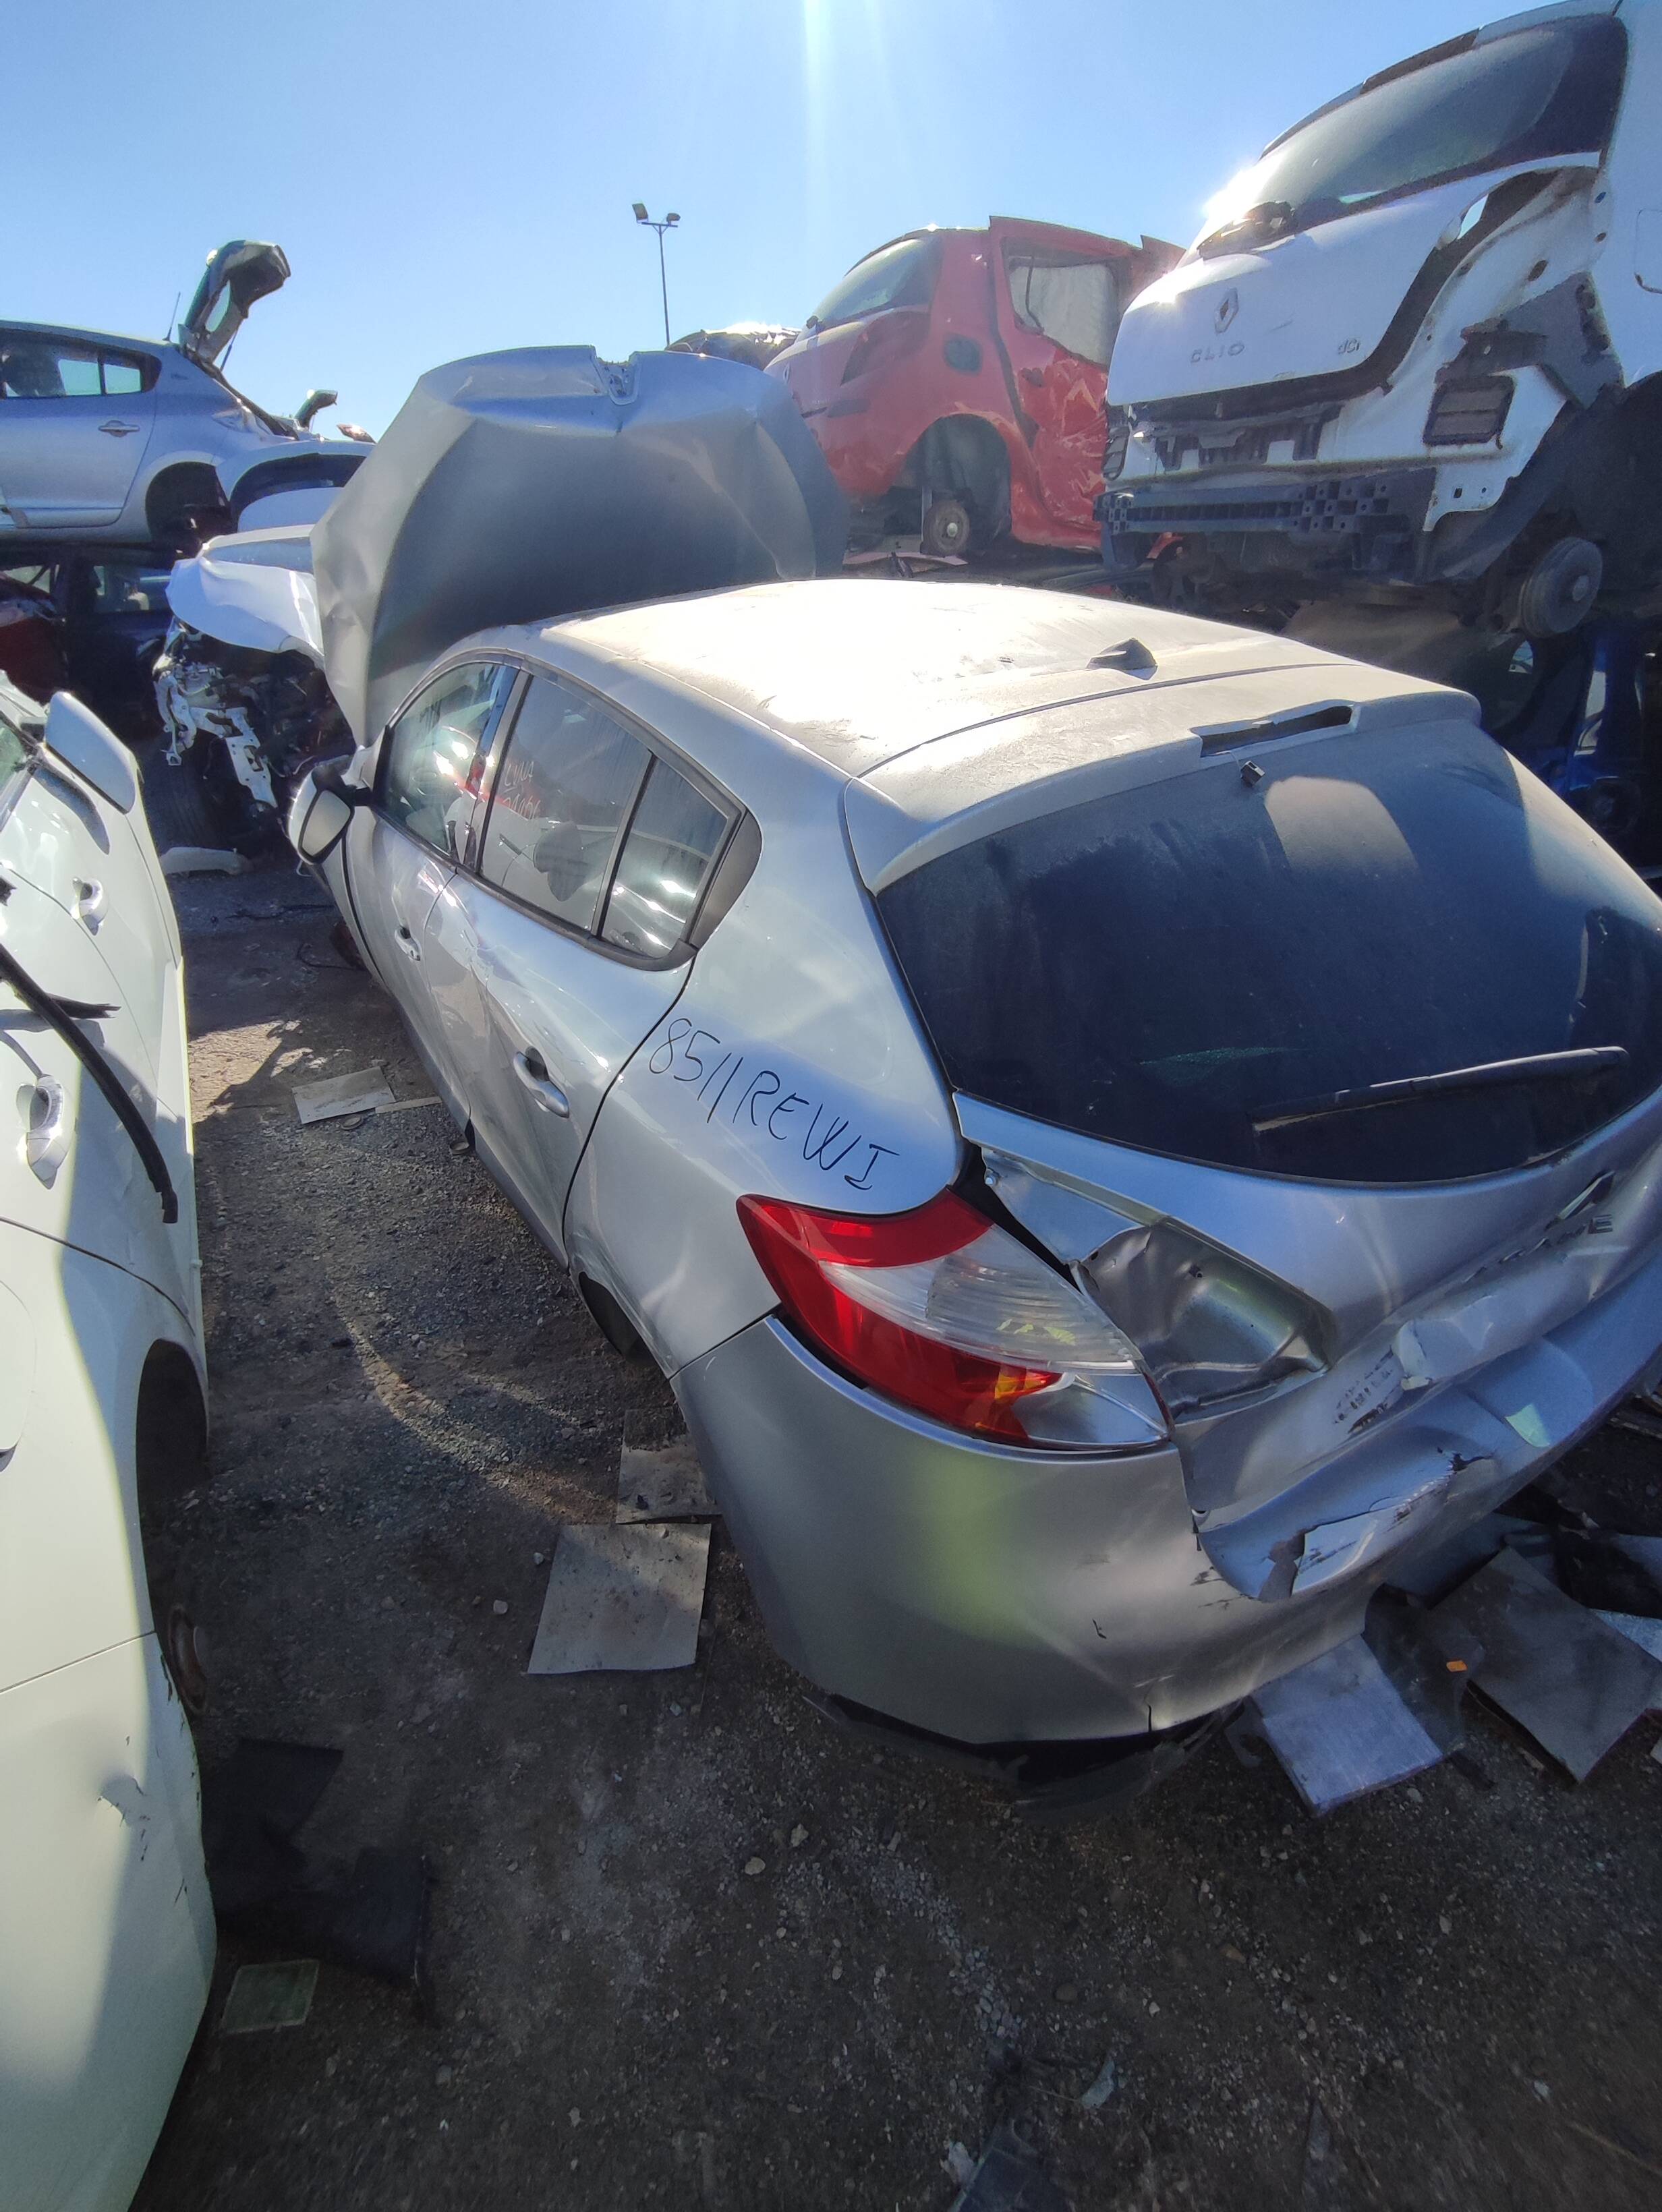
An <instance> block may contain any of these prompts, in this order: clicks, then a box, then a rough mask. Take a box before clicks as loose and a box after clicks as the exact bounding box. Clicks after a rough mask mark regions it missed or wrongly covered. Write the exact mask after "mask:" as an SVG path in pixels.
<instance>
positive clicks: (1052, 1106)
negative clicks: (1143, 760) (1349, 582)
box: [879, 725, 1662, 1183]
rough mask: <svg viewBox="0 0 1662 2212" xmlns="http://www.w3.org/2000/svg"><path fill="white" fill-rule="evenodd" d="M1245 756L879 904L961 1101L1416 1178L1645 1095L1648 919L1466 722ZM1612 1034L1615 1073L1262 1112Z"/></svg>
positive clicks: (1536, 790)
mask: <svg viewBox="0 0 1662 2212" xmlns="http://www.w3.org/2000/svg"><path fill="white" fill-rule="evenodd" d="M1260 755H1261V757H1260V758H1259V759H1257V760H1255V761H1254V762H1252V763H1246V762H1245V760H1244V758H1243V757H1228V758H1225V759H1221V760H1219V761H1217V762H1215V763H1207V764H1204V765H1202V767H1201V768H1200V769H1197V770H1196V771H1195V772H1194V773H1192V774H1190V775H1179V776H1177V777H1172V778H1167V779H1166V780H1164V781H1160V782H1157V783H1154V784H1151V785H1148V786H1147V787H1143V788H1141V789H1140V790H1135V791H1131V792H1128V793H1115V794H1113V795H1111V796H1109V797H1105V798H1101V799H1093V800H1090V801H1088V802H1087V803H1085V804H1082V805H1077V806H1075V807H1073V808H1071V809H1069V810H1068V811H1065V812H1060V813H1055V814H1047V815H1044V816H1043V817H1040V818H1038V819H1037V820H1034V821H1030V822H1026V823H1020V825H1018V826H1017V827H1015V828H1014V829H1004V830H1001V831H999V832H997V833H996V834H995V835H993V836H988V837H985V838H983V839H982V840H980V841H979V842H977V843H975V844H972V845H970V846H967V847H965V848H963V849H962V850H960V851H958V852H954V853H950V854H946V855H944V856H943V857H942V858H941V859H939V860H934V861H931V862H929V863H928V865H926V866H923V867H922V868H919V869H917V870H916V872H914V873H913V874H911V875H909V876H906V877H903V878H901V879H900V881H899V882H898V883H896V884H893V885H892V886H891V887H890V888H889V889H888V890H886V891H884V892H883V893H882V895H881V896H880V900H879V907H880V912H881V915H882V918H883V921H884V924H885V926H886V929H887V932H888V934H889V938H890V941H891V943H892V945H893V947H894V951H895V955H896V957H897V959H898V963H899V966H900V969H901V971H902V973H903V974H904V976H905V979H906V981H907V982H908V984H909V985H910V988H911V991H912V994H913V995H914V997H915V998H916V1001H917V1005H918V1008H919V1011H920V1012H921V1013H922V1017H923V1020H924V1023H925V1024H926V1026H927V1028H928V1031H929V1034H930V1036H932V1038H933V1039H934V1044H935V1048H936V1049H937V1051H938V1052H939V1054H940V1055H941V1060H942V1061H943V1063H944V1065H945V1066H946V1069H947V1074H948V1077H949V1078H950V1080H951V1082H952V1084H953V1087H954V1088H955V1089H956V1090H958V1091H962V1092H965V1093H967V1094H969V1095H971V1096H972V1097H977V1098H981V1099H985V1100H987V1101H988V1102H989V1103H991V1104H994V1105H996V1106H1002V1107H1006V1108H1008V1109H1010V1110H1011V1111H1013V1112H1015V1113H1020V1114H1027V1115H1032V1116H1034V1117H1035V1118H1036V1119H1038V1120H1040V1121H1050V1122H1055V1123H1058V1124H1060V1125H1061V1126H1062V1127H1066V1128H1070V1129H1076V1130H1080V1131H1082V1132H1084V1133H1086V1134H1087V1135H1090V1136H1094V1137H1100V1138H1104V1139H1109V1140H1111V1141H1112V1142H1115V1143H1118V1144H1125V1145H1131V1146H1137V1147H1139V1148H1141V1149H1142V1150H1145V1151H1149V1152H1164V1153H1168V1154H1173V1155H1177V1156H1178V1157H1181V1158H1189V1159H1194V1160H1200V1161H1204V1162H1207V1163H1209V1164H1214V1165H1216V1166H1220V1167H1231V1168H1248V1169H1256V1170H1259V1171H1261V1172H1267V1173H1270V1174H1280V1175H1290V1176H1303V1177H1309V1178H1312V1179H1315V1180H1318V1181H1329V1182H1391V1183H1398V1182H1400V1183H1424V1182H1445V1181H1450V1180H1453V1179H1456V1178H1458V1177H1463V1176H1476V1175H1488V1174H1495V1173H1498V1172H1500V1171H1501V1170H1504V1169H1508V1168H1516V1167H1519V1166H1523V1165H1525V1164H1528V1163H1529V1162H1531V1161H1532V1160H1537V1159H1541V1158H1546V1157H1548V1156H1549V1155H1550V1154H1552V1153H1554V1152H1558V1151H1561V1150H1562V1149H1563V1148H1564V1147H1565V1146H1568V1145H1570V1144H1573V1143H1574V1142H1576V1141H1577V1140H1578V1139H1580V1138H1581V1137H1583V1136H1585V1135H1586V1133H1588V1132H1589V1131H1590V1130H1592V1129H1594V1128H1597V1127H1600V1126H1601V1125H1602V1124H1603V1123H1604V1122H1605V1121H1609V1120H1610V1119H1612V1118H1613V1117H1614V1116H1615V1115H1617V1114H1619V1113H1621V1112H1623V1111H1624V1110H1625V1109H1627V1108H1628V1107H1629V1106H1630V1105H1632V1104H1634V1103H1635V1102H1636V1101H1637V1100H1638V1099H1640V1098H1641V1097H1645V1096H1646V1095H1647V1093H1648V1092H1650V1091H1653V1090H1654V1089H1655V1088H1656V1087H1657V1085H1659V1084H1662V902H1659V901H1658V900H1657V899H1656V898H1655V897H1654V896H1653V894H1652V893H1651V892H1650V891H1649V890H1647V889H1646V887H1645V885H1644V884H1642V883H1641V882H1640V880H1639V878H1637V877H1636V876H1635V875H1633V874H1632V873H1631V872H1629V870H1628V869H1627V867H1626V866H1623V864H1622V862H1621V861H1620V860H1617V859H1616V855H1615V854H1613V853H1612V852H1611V851H1610V848H1609V847H1608V846H1606V845H1604V844H1603V843H1602V842H1600V841H1599V839H1598V837H1597V836H1595V835H1594V833H1593V832H1592V830H1591V829H1588V828H1587V827H1586V825H1585V824H1584V823H1580V822H1579V821H1577V820H1576V819H1575V817H1574V816H1572V815H1571V814H1570V813H1569V812H1568V810H1567V809H1566V808H1565V807H1564V806H1563V805H1562V804H1561V803H1560V802H1559V801H1558V800H1557V799H1554V798H1552V797H1551V796H1550V795H1549V793H1548V792H1547V791H1546V790H1545V788H1544V787H1543V786H1542V785H1540V784H1538V783H1537V781H1535V779H1534V778H1533V777H1532V776H1531V775H1528V774H1527V773H1526V772H1525V770H1523V769H1520V768H1519V767H1518V765H1517V764H1516V763H1514V762H1513V761H1512V760H1511V759H1510V758H1509V757H1507V755H1506V754H1505V753H1503V752H1502V751H1501V749H1500V747H1499V746H1498V745H1496V744H1494V742H1493V741H1492V740H1491V739H1489V738H1486V737H1485V736H1484V735H1483V734H1482V732H1481V731H1479V730H1477V729H1476V728H1474V727H1464V726H1449V725H1442V726H1437V727H1434V728H1428V727H1427V726H1417V727H1415V726H1410V727H1408V728H1405V729H1403V728H1398V729H1394V730H1391V729H1388V730H1384V731H1380V732H1355V733H1350V734H1346V735H1344V736H1339V737H1334V738H1324V739H1317V740H1313V741H1311V742H1309V743H1306V744H1288V745H1287V746H1286V748H1285V750H1283V751H1282V753H1281V754H1280V755H1279V756H1277V755H1276V753H1275V748H1274V747H1273V746H1270V745H1265V746H1263V747H1261V748H1260ZM1249 769H1255V770H1257V771H1258V773H1257V775H1256V780H1255V779H1254V775H1253V774H1251V773H1249V772H1248V770H1249ZM1611 1045H1617V1046H1620V1047H1622V1048H1623V1050H1624V1052H1625V1054H1626V1059H1625V1060H1616V1056H1615V1055H1613V1054H1610V1055H1607V1056H1606V1057H1607V1060H1608V1061H1610V1062H1611V1063H1613V1064H1610V1065H1599V1064H1596V1063H1595V1064H1589V1065H1588V1066H1587V1068H1586V1073H1571V1074H1569V1075H1568V1076H1567V1075H1566V1073H1565V1072H1564V1071H1563V1069H1562V1067H1560V1068H1558V1069H1556V1070H1551V1069H1543V1070H1542V1071H1540V1073H1539V1075H1538V1078H1537V1079H1530V1078H1529V1077H1528V1076H1527V1075H1525V1078H1524V1079H1521V1080H1519V1081H1515V1082H1507V1083H1503V1084H1499V1085H1477V1086H1475V1087H1470V1088H1467V1087H1458V1088H1452V1089H1447V1090H1445V1091H1438V1092H1433V1093H1430V1094H1427V1095H1420V1096H1409V1097H1399V1098H1397V1099H1395V1100H1393V1101H1391V1102H1390V1103H1380V1104H1379V1105H1378V1106H1376V1107H1372V1108H1370V1109H1367V1110H1365V1111H1361V1112H1351V1113H1344V1114H1339V1115H1331V1116H1323V1117H1320V1118H1318V1119H1314V1120H1301V1119H1298V1118H1292V1119H1285V1120H1283V1119H1282V1118H1281V1117H1282V1115H1283V1113H1284V1111H1285V1109H1289V1108H1291V1107H1293V1106H1294V1105H1296V1104H1297V1103H1300V1102H1307V1101H1311V1100H1317V1099H1321V1098H1323V1097H1333V1096H1335V1095H1336V1094H1337V1093H1339V1092H1341V1091H1349V1090H1353V1089H1355V1088H1358V1087H1360V1086H1362V1085H1369V1084H1377V1083H1401V1082H1403V1079H1406V1078H1410V1077H1415V1076H1428V1075H1439V1074H1443V1073H1447V1072H1448V1071H1450V1070H1454V1069H1470V1068H1475V1067H1480V1066H1488V1065H1490V1064H1492V1063H1494V1062H1495V1061H1500V1060H1520V1059H1528V1058H1531V1057H1532V1056H1534V1055H1537V1054H1545V1053H1564V1052H1575V1051H1583V1050H1586V1048H1592V1047H1598V1046H1611Z"/></svg>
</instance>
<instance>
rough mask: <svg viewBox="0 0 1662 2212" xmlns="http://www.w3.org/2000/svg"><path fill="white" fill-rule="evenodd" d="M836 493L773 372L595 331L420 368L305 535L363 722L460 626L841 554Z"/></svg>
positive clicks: (722, 581)
mask: <svg viewBox="0 0 1662 2212" xmlns="http://www.w3.org/2000/svg"><path fill="white" fill-rule="evenodd" d="M845 535H846V509H845V506H844V502H843V495H842V493H841V492H840V491H839V490H838V489H837V485H836V483H835V482H834V480H833V478H832V477H831V471H830V470H829V469H828V468H827V466H826V465H825V459H824V457H823V456H822V454H821V453H820V452H819V447H817V446H816V445H815V443H814V442H813V436H812V435H811V434H810V432H809V431H808V429H807V427H806V425H805V424H804V422H802V419H801V416H800V415H799V414H798V412H797V410H796V406H795V403H794V401H793V400H792V398H791V397H790V394H789V393H788V392H787V391H786V390H785V388H784V387H783V386H782V385H780V384H777V383H776V382H774V381H773V380H771V379H770V378H768V377H765V376H764V375H763V374H761V373H760V371H759V370H757V369H754V368H746V366H745V365H744V364H743V363H742V362H732V361H716V360H710V359H708V358H706V357H704V356H701V355H697V354H676V353H648V354H636V355H632V356H630V359H629V360H628V361H627V362H619V363H612V362H603V361H601V360H600V359H599V358H598V356H596V354H595V352H594V348H593V347H592V346H547V347H536V348H527V349H523V350H521V351H515V352H510V353H496V354H481V355H478V356H475V357H474V358H473V359H472V360H468V361H458V362H449V363H447V365H446V366H445V367H444V368H435V369H432V370H429V373H428V374H427V375H425V376H424V377H423V378H422V380H421V381H420V382H419V383H418V384H417V386H416V388H415V390H414V391H413V392H411V395H410V398H408V399H407V400H406V401H405V404H404V405H403V407H402V408H400V410H399V413H398V415H397V416H396V417H395V418H394V420H393V423H392V426H391V427H390V428H389V429H388V430H387V435H386V436H385V437H384V438H382V440H381V441H380V444H379V445H378V446H376V447H374V450H373V451H372V452H371V453H369V454H368V458H367V459H365V461H364V463H363V465H362V468H361V469H360V470H359V471H358V472H357V474H356V476H355V477H353V479H352V481H351V483H350V484H348V485H347V487H346V489H344V491H343V492H342V493H341V495H340V497H339V498H338V500H337V501H336V502H335V504H334V506H333V507H332V508H331V509H330V511H329V513H327V514H326V516H325V517H324V519H323V520H322V521H320V523H319V524H318V525H317V527H316V530H315V532H314V540H313V550H314V568H315V571H316V575H317V586H318V607H319V613H320V617H321V622H322V629H323V649H324V659H325V665H326V669H327V671H328V677H329V684H330V688H331V689H332V691H333V692H334V695H335V696H336V698H337V699H338V701H339V702H340V704H341V708H342V710H343V711H344V714H345V716H346V719H347V720H348V722H349V723H350V726H351V728H352V732H353V734H354V736H355V737H356V738H357V740H358V742H359V743H360V744H365V743H367V742H368V740H369V739H370V738H373V737H374V735H375V733H376V732H378V731H379V730H380V727H381V726H382V724H383V723H384V721H385V720H386V718H387V715H388V714H391V713H392V711H393V708H396V707H397V705H398V704H399V701H400V700H401V699H402V698H403V697H404V696H405V693H406V692H407V691H408V690H409V688H410V686H411V684H412V683H413V682H414V681H415V680H416V678H417V677H418V676H419V675H420V673H421V671H422V670H423V668H424V667H425V666H427V665H428V664H429V662H430V661H431V660H433V659H435V657H436V656H437V655H438V654H439V653H442V652H444V651H445V650H446V648H447V647H449V646H451V645H454V643H455V642H456V641H457V640H458V639H459V638H462V637H466V636H467V635H470V634H471V633H472V631H474V630H478V629H488V628H491V627H494V626H496V625H499V624H502V623H522V622H532V621H536V620H539V619H546V618H548V617H553V616H557V615H563V614H574V613H577V612H579V611H582V610H585V609H590V608H595V607H603V606H612V605H618V604H620V603H624V602H628V601H631V600H639V599H661V598H664V597H667V596H668V595H670V594H673V593H675V592H692V591H708V590H710V589H713V588H715V587H719V586H724V585H731V584H752V583H764V582H772V581H776V580H779V579H782V578H797V577H805V576H813V575H816V574H825V573H828V572H831V571H833V570H835V569H836V568H838V567H839V566H840V565H841V562H842V558H843V544H844V538H845Z"/></svg>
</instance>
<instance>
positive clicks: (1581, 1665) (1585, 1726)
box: [1437, 1549, 1662, 1782]
mask: <svg viewBox="0 0 1662 2212" xmlns="http://www.w3.org/2000/svg"><path fill="white" fill-rule="evenodd" d="M1437 1616H1438V1618H1439V1619H1440V1620H1441V1619H1447V1620H1452V1621H1454V1622H1456V1623H1458V1625H1459V1626H1461V1627H1462V1628H1464V1629H1465V1630H1466V1631H1467V1632H1470V1634H1471V1635H1472V1636H1474V1637H1476V1639H1477V1641H1478V1642H1479V1643H1480V1644H1482V1648H1483V1658H1482V1663H1481V1665H1479V1666H1478V1667H1476V1668H1474V1669H1473V1674H1472V1679H1473V1680H1474V1681H1475V1683H1476V1686H1477V1688H1478V1689H1479V1690H1480V1691H1481V1692H1482V1695H1483V1696H1484V1697H1485V1698H1487V1699H1488V1700H1489V1702H1490V1703H1491V1704H1492V1705H1497V1706H1498V1707H1499V1708H1500V1710H1501V1711H1502V1712H1503V1713H1505V1714H1506V1715H1507V1717H1508V1718H1509V1719H1511V1720H1513V1721H1516V1722H1517V1723H1518V1725H1519V1727H1520V1728H1521V1729H1525V1730H1526V1731H1527V1733H1528V1734H1529V1735H1531V1736H1533V1737H1534V1739H1535V1741H1536V1742H1537V1743H1538V1744H1539V1745H1540V1747H1541V1748H1542V1749H1543V1751H1544V1752H1546V1753H1549V1755H1550V1756H1551V1757H1552V1758H1553V1759H1556V1760H1557V1761H1558V1763H1559V1765H1561V1766H1562V1767H1564V1768H1566V1769H1567V1770H1568V1772H1569V1773H1570V1774H1572V1775H1573V1776H1574V1778H1575V1779H1576V1781H1578V1782H1585V1781H1586V1778H1587V1777H1588V1775H1589V1774H1591V1773H1592V1770H1593V1768H1594V1767H1595V1766H1596V1765H1598V1761H1599V1760H1600V1759H1602V1758H1604V1754H1605V1753H1606V1752H1608V1751H1610V1749H1611V1748H1612V1747H1613V1746H1615V1745H1616V1743H1618V1742H1619V1741H1621V1739H1622V1737H1623V1736H1624V1735H1626V1734H1627V1732H1628V1730H1629V1729H1630V1728H1631V1727H1632V1726H1633V1724H1634V1723H1635V1721H1637V1720H1639V1719H1641V1718H1642V1717H1643V1716H1644V1715H1645V1714H1646V1713H1647V1712H1649V1711H1652V1710H1653V1709H1654V1708H1655V1707H1656V1705H1658V1703H1659V1700H1662V1665H1659V1663H1658V1662H1657V1661H1656V1660H1654V1659H1653V1658H1652V1657H1651V1656H1649V1654H1648V1653H1647V1652H1646V1651H1643V1650H1641V1649H1640V1648H1639V1647H1638V1645H1637V1644H1635V1643H1633V1642H1631V1641H1630V1640H1629V1638H1627V1637H1626V1636H1624V1635H1622V1634H1620V1633H1619V1632H1617V1631H1616V1629H1614V1628H1612V1627H1610V1626H1608V1625H1607V1624H1606V1623H1605V1622H1604V1621H1603V1620H1600V1619H1599V1618H1598V1615H1597V1614H1596V1613H1590V1612H1589V1611H1588V1610H1587V1609H1586V1607H1585V1606H1580V1605H1578V1604H1577V1603H1576V1602H1575V1601H1574V1598H1570V1597H1566V1596H1565V1595H1564V1593H1563V1592H1562V1590H1560V1589H1555V1587H1554V1585H1553V1584H1552V1583H1551V1582H1550V1581H1549V1579H1548V1577H1547V1576H1546V1575H1544V1574H1543V1573H1541V1572H1539V1571H1537V1569H1536V1568H1535V1567H1534V1566H1532V1565H1531V1564H1530V1562H1529V1561H1528V1560H1527V1559H1523V1558H1521V1557H1519V1554H1518V1553H1516V1552H1514V1551H1513V1550H1511V1549H1507V1550H1505V1551H1502V1552H1501V1553H1499V1554H1498V1555H1497V1556H1496V1557H1495V1559H1492V1560H1491V1561H1490V1562H1489V1564H1488V1566H1486V1567H1485V1568H1484V1569H1483V1571H1482V1573H1481V1574H1478V1575H1476V1576H1474V1577H1472V1579H1471V1581H1470V1582H1469V1583H1466V1584H1465V1585H1464V1588H1462V1589H1458V1590H1457V1591H1456V1592H1455V1594H1454V1595H1453V1596H1452V1597H1451V1598H1446V1599H1445V1600H1444V1601H1443V1603H1442V1604H1441V1605H1440V1607H1438V1608H1437Z"/></svg>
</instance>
